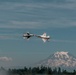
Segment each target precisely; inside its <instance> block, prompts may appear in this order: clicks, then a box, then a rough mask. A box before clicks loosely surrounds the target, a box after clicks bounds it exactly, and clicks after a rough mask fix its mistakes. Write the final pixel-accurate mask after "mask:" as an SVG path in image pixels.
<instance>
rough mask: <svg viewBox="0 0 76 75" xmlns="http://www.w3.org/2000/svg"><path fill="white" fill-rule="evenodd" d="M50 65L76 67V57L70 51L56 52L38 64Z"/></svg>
mask: <svg viewBox="0 0 76 75" xmlns="http://www.w3.org/2000/svg"><path fill="white" fill-rule="evenodd" d="M41 65H43V66H49V67H76V58H75V57H74V56H72V55H71V54H69V53H68V52H64V51H61V52H56V53H54V54H53V55H50V56H49V57H48V58H47V59H45V60H43V61H41V62H39V63H38V64H37V66H41Z"/></svg>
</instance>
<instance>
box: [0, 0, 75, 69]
mask: <svg viewBox="0 0 76 75" xmlns="http://www.w3.org/2000/svg"><path fill="white" fill-rule="evenodd" d="M26 32H30V33H33V34H37V35H42V34H43V33H44V32H46V33H47V35H50V36H51V39H50V42H46V43H44V42H43V41H42V40H41V39H40V38H37V37H32V38H31V39H30V40H29V41H27V40H26V39H23V37H22V36H23V34H24V33H26ZM57 51H66V52H69V53H71V54H72V55H74V56H76V0H0V66H3V67H7V68H10V67H18V66H32V64H34V63H37V62H39V61H41V60H43V59H46V58H47V57H49V56H50V55H51V54H53V53H55V52H57Z"/></svg>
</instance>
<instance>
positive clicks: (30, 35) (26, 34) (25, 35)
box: [23, 32, 34, 40]
mask: <svg viewBox="0 0 76 75" xmlns="http://www.w3.org/2000/svg"><path fill="white" fill-rule="evenodd" d="M33 36H34V34H30V33H29V32H27V33H25V34H23V38H24V39H25V38H26V39H27V40H29V38H30V37H33Z"/></svg>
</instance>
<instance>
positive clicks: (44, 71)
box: [0, 66, 76, 75]
mask: <svg viewBox="0 0 76 75" xmlns="http://www.w3.org/2000/svg"><path fill="white" fill-rule="evenodd" d="M2 69H3V70H4V71H6V70H5V69H4V68H2ZM0 70H1V69H0ZM6 72H7V74H8V75H76V70H74V71H73V72H68V71H67V70H62V69H61V68H60V67H59V68H54V69H52V68H51V67H44V66H41V67H33V68H31V67H29V68H27V67H24V68H22V69H8V70H7V71H6Z"/></svg>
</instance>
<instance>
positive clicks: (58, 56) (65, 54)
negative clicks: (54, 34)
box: [54, 51, 69, 58]
mask: <svg viewBox="0 0 76 75" xmlns="http://www.w3.org/2000/svg"><path fill="white" fill-rule="evenodd" d="M54 56H55V57H57V58H64V57H65V58H69V55H68V52H64V51H61V52H56V53H55V54H54Z"/></svg>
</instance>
